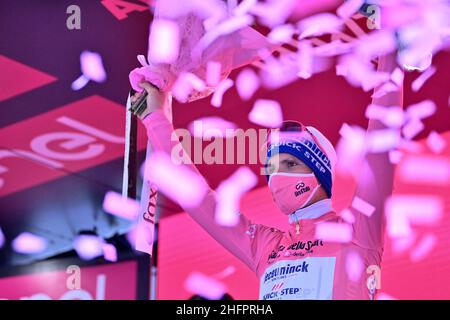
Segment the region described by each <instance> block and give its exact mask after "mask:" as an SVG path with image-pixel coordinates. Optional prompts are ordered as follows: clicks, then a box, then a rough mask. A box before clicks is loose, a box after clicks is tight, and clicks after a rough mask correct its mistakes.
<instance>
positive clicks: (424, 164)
mask: <svg viewBox="0 0 450 320" xmlns="http://www.w3.org/2000/svg"><path fill="white" fill-rule="evenodd" d="M397 170H398V174H399V177H400V178H401V179H402V180H403V181H405V182H410V183H419V184H424V185H425V184H426V185H442V186H445V185H448V184H450V160H449V158H448V157H445V156H410V157H407V158H406V159H405V160H404V161H403V162H402V165H401V166H400V167H399V168H398V169H397Z"/></svg>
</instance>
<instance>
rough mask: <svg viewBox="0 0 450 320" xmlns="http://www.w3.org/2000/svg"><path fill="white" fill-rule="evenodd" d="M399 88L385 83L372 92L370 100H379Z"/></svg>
mask: <svg viewBox="0 0 450 320" xmlns="http://www.w3.org/2000/svg"><path fill="white" fill-rule="evenodd" d="M398 90H399V88H398V86H397V85H396V84H395V83H392V82H386V83H385V84H383V85H382V86H381V87H379V88H376V89H375V90H374V93H373V94H372V97H371V98H381V97H383V96H385V95H386V94H388V93H389V92H395V91H398Z"/></svg>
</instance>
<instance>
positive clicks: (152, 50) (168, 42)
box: [148, 19, 180, 64]
mask: <svg viewBox="0 0 450 320" xmlns="http://www.w3.org/2000/svg"><path fill="white" fill-rule="evenodd" d="M148 46H149V47H148V50H149V53H148V56H149V60H150V61H151V62H152V63H155V64H157V63H172V62H174V61H175V60H176V59H177V58H178V53H179V47H180V30H179V29H178V24H177V23H175V22H173V21H170V20H164V19H156V20H154V21H153V23H152V25H151V30H150V38H149V44H148Z"/></svg>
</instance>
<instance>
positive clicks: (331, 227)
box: [316, 222, 353, 243]
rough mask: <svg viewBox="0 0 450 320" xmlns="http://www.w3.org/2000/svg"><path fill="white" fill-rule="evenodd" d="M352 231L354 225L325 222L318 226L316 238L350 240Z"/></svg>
mask: <svg viewBox="0 0 450 320" xmlns="http://www.w3.org/2000/svg"><path fill="white" fill-rule="evenodd" d="M352 233H353V231H352V226H351V225H349V224H346V223H336V222H323V223H320V224H317V227H316V238H317V239H322V240H324V241H329V242H340V243H346V242H350V241H351V240H352V237H353V234H352Z"/></svg>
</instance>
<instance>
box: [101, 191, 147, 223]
mask: <svg viewBox="0 0 450 320" xmlns="http://www.w3.org/2000/svg"><path fill="white" fill-rule="evenodd" d="M103 210H104V211H105V212H108V213H110V214H112V215H115V216H118V217H121V218H124V219H127V220H135V219H136V217H137V215H138V212H139V202H138V201H136V200H134V199H130V198H124V197H122V195H121V194H119V193H117V192H114V191H108V192H107V193H106V195H105V198H104V199H103Z"/></svg>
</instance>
